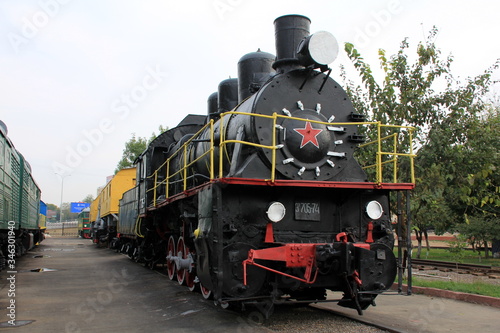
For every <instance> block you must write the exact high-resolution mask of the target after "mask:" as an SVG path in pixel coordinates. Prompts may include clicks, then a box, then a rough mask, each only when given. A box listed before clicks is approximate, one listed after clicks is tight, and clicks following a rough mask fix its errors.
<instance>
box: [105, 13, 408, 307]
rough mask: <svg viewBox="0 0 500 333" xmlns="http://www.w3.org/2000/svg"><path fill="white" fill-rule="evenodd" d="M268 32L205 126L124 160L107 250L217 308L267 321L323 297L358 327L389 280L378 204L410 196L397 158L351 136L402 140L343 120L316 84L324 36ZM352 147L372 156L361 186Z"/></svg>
mask: <svg viewBox="0 0 500 333" xmlns="http://www.w3.org/2000/svg"><path fill="white" fill-rule="evenodd" d="M274 23H275V29H276V47H277V50H276V51H277V56H276V57H275V56H273V55H271V54H268V53H265V52H261V51H257V52H254V53H250V54H248V55H245V56H244V57H243V58H241V60H240V62H239V64H238V66H239V67H238V73H239V77H238V79H229V80H225V81H223V82H221V84H220V85H219V90H218V93H214V94H212V95H211V96H210V98H209V100H208V109H209V110H208V115H207V116H198V115H189V116H187V117H186V118H185V119H184V120H183V121H182V122H181V123H180V124H179V125H178V126H177V127H175V128H172V129H170V130H168V131H166V132H165V133H163V134H161V135H160V136H159V137H158V138H157V139H156V140H154V141H153V142H152V143H151V144H150V146H149V147H148V149H147V150H146V151H145V152H144V153H143V154H142V155H141V156H140V157H139V158H138V160H137V165H136V166H137V186H136V187H134V188H133V189H131V190H130V191H128V192H126V193H125V194H124V196H123V198H122V200H121V202H120V218H119V222H118V235H119V238H117V239H115V241H114V245H115V246H116V247H117V248H119V249H122V251H124V252H127V253H128V254H129V255H130V256H131V257H132V258H134V259H136V260H138V261H143V262H146V263H147V264H150V265H151V266H154V265H156V264H164V265H166V267H167V271H168V275H169V277H170V278H171V279H176V280H177V281H178V282H179V283H180V284H187V286H188V287H189V288H190V289H191V290H194V289H196V287H197V286H198V285H199V286H200V289H201V292H202V294H203V296H204V297H206V298H208V297H213V298H214V300H215V301H216V303H218V304H221V305H223V306H226V305H231V304H232V305H242V306H246V305H256V306H258V307H259V308H260V309H263V312H265V313H266V314H269V311H270V309H271V308H272V305H273V304H276V303H281V302H288V301H297V302H299V301H300V302H315V301H318V300H324V299H325V297H326V290H332V291H338V292H340V294H339V295H341V296H339V299H337V301H338V302H339V305H342V306H347V307H351V308H354V309H357V310H358V312H359V313H362V310H364V309H366V308H367V307H368V306H369V305H371V304H373V303H374V299H375V297H376V296H377V295H378V294H379V293H381V292H383V291H385V290H387V289H388V288H389V287H390V286H391V285H392V283H393V281H394V279H395V276H396V271H397V264H396V258H395V256H394V254H393V245H394V236H393V231H392V226H391V216H390V204H391V203H390V195H391V192H393V191H406V190H410V189H412V188H413V187H414V182H413V180H412V178H410V179H408V180H407V181H400V180H399V178H400V177H401V174H398V173H397V168H398V165H399V164H398V163H400V161H401V160H403V159H407V164H409V165H411V164H412V157H413V155H412V154H411V152H407V153H406V154H405V153H402V152H398V151H397V150H392V147H393V146H392V145H387V144H386V143H385V142H384V143H383V139H384V138H390V142H392V140H393V138H396V139H397V138H400V137H403V136H402V135H387V133H385V134H384V135H381V134H379V135H378V136H377V138H378V141H375V142H374V143H373V144H370V143H367V142H365V141H366V139H365V136H364V135H363V133H365V132H366V130H364V129H363V128H365V127H366V126H374V127H375V128H376V129H378V131H382V128H384V131H385V132H388V131H394V133H396V134H397V133H399V134H401V132H402V131H406V130H408V129H407V128H402V127H401V128H400V127H383V126H382V125H381V124H380V123H376V122H366V121H365V119H364V116H363V115H360V114H358V113H357V112H356V110H355V109H354V108H353V106H352V103H351V101H350V100H349V98H348V96H347V94H346V92H345V91H344V90H343V89H342V88H341V86H340V85H339V84H338V83H337V82H335V81H334V80H333V79H332V78H331V77H330V73H331V70H330V69H329V67H328V64H329V63H331V62H332V61H333V60H334V58H335V57H336V53H337V52H338V45H337V44H336V41H335V39H334V38H333V36H332V35H331V34H329V33H327V32H319V33H316V34H312V35H310V33H309V26H310V20H309V19H308V18H306V17H304V16H300V15H287V16H282V17H279V18H278V19H276V21H275V22H274ZM386 146H390V147H391V149H390V150H389V151H387V152H386V151H385V150H383V148H384V147H386ZM397 146H398V145H396V144H395V145H394V147H397ZM360 147H369V148H371V149H372V151H373V156H372V157H373V161H374V162H373V164H370V163H367V162H365V161H363V165H366V167H373V168H374V170H376V172H373V173H372V172H369V174H370V175H372V174H373V177H372V176H370V177H368V176H367V171H365V170H364V168H362V167H361V165H360V163H359V162H358V161H357V158H356V155H355V151H356V150H357V149H358V148H360ZM373 147H375V148H373ZM394 149H396V148H394ZM363 156H365V155H363ZM364 158H366V157H364ZM388 159H391V160H390V161H391V162H389V160H388ZM387 169H389V170H390V173H391V176H390V179H389V180H388V177H387V176H385V175H384V170H387ZM372 178H373V179H372Z"/></svg>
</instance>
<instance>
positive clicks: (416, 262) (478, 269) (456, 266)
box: [412, 259, 500, 275]
mask: <svg viewBox="0 0 500 333" xmlns="http://www.w3.org/2000/svg"><path fill="white" fill-rule="evenodd" d="M412 266H413V267H417V268H418V267H419V266H422V267H435V268H436V269H450V270H456V271H468V272H470V273H484V274H496V275H500V267H493V266H488V265H476V264H462V263H457V262H450V261H436V260H425V259H412Z"/></svg>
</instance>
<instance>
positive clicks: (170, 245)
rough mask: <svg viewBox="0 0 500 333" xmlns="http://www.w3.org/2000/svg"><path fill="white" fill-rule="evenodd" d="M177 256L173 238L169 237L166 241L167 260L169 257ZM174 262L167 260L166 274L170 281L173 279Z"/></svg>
mask: <svg viewBox="0 0 500 333" xmlns="http://www.w3.org/2000/svg"><path fill="white" fill-rule="evenodd" d="M176 254H177V251H175V240H174V236H170V238H169V239H168V245H167V258H168V257H169V256H174V255H176ZM175 272H176V269H175V262H174V261H173V260H169V259H167V273H168V278H169V279H170V280H173V279H174V277H175V275H176V274H175Z"/></svg>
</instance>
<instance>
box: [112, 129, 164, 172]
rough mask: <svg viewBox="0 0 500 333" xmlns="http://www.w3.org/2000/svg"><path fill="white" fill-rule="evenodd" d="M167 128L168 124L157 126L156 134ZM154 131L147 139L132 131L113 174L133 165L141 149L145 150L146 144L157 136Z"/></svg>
mask: <svg viewBox="0 0 500 333" xmlns="http://www.w3.org/2000/svg"><path fill="white" fill-rule="evenodd" d="M167 130H168V126H166V127H163V125H160V126H158V135H160V134H161V133H163V132H165V131H167ZM158 135H156V133H155V132H153V133H152V134H151V137H150V138H149V140H147V139H146V138H145V137H144V138H141V137H136V136H135V133H132V138H131V139H130V140H129V141H127V142H126V143H125V148H124V149H123V155H122V158H121V160H120V161H119V162H118V165H117V166H116V169H115V174H116V173H117V172H118V171H120V170H121V169H123V168H130V167H133V166H134V161H135V160H136V159H137V157H139V155H141V153H142V152H143V151H145V150H146V148H147V147H148V145H149V144H150V143H151V142H152V141H153V140H154V139H156V137H157V136H158Z"/></svg>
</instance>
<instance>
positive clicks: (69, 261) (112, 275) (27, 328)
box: [0, 238, 269, 333]
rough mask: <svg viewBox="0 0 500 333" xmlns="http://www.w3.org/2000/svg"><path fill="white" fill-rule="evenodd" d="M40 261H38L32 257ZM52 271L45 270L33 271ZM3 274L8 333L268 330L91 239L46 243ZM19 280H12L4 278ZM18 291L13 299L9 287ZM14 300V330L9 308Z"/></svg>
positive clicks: (0, 309)
mask: <svg viewBox="0 0 500 333" xmlns="http://www.w3.org/2000/svg"><path fill="white" fill-rule="evenodd" d="M35 256H38V257H37V258H35ZM39 268H45V269H53V271H51V270H45V271H42V272H32V271H31V270H34V269H39ZM16 270H17V273H16V274H8V272H7V271H5V270H4V271H2V272H0V278H1V280H0V287H1V289H0V295H1V296H0V315H1V317H0V330H2V331H5V332H10V331H12V332H19V333H20V332H30V333H32V332H51V333H52V332H169V333H170V332H173V333H176V332H269V330H267V329H266V328H264V327H258V326H254V325H252V322H251V320H250V319H249V318H252V317H248V314H241V313H236V312H230V311H228V310H222V309H220V308H217V307H215V306H214V305H213V304H212V303H211V302H208V301H205V300H203V298H202V297H201V295H200V294H198V293H192V292H190V291H188V289H187V288H185V287H180V286H179V285H178V284H177V283H175V282H172V281H169V280H168V279H167V278H166V277H165V276H163V275H160V274H158V273H157V272H154V271H151V270H148V269H146V268H144V267H143V266H141V265H139V264H136V263H133V262H131V261H130V260H129V259H128V258H126V257H125V256H123V255H120V254H117V253H115V252H113V251H111V250H109V249H105V248H101V249H100V248H97V247H96V246H95V245H93V244H92V243H91V242H90V241H89V240H85V239H74V238H73V239H70V238H67V239H63V238H49V239H46V240H45V241H44V242H42V244H41V245H40V246H39V247H38V248H36V249H35V250H33V251H30V252H29V254H28V255H26V256H24V257H23V258H20V259H18V262H17V267H16ZM11 275H15V283H13V284H11V282H12V279H11V280H8V279H7V278H8V277H10V276H11ZM12 285H14V286H15V297H11V296H9V295H8V294H9V289H10V290H12V289H11V287H12ZM11 300H15V316H16V317H15V320H16V322H17V324H18V325H22V324H25V325H24V326H18V327H9V325H8V320H10V318H9V317H8V316H7V315H8V314H10V312H11V310H9V309H7V307H8V306H9V305H10V301H11Z"/></svg>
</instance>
